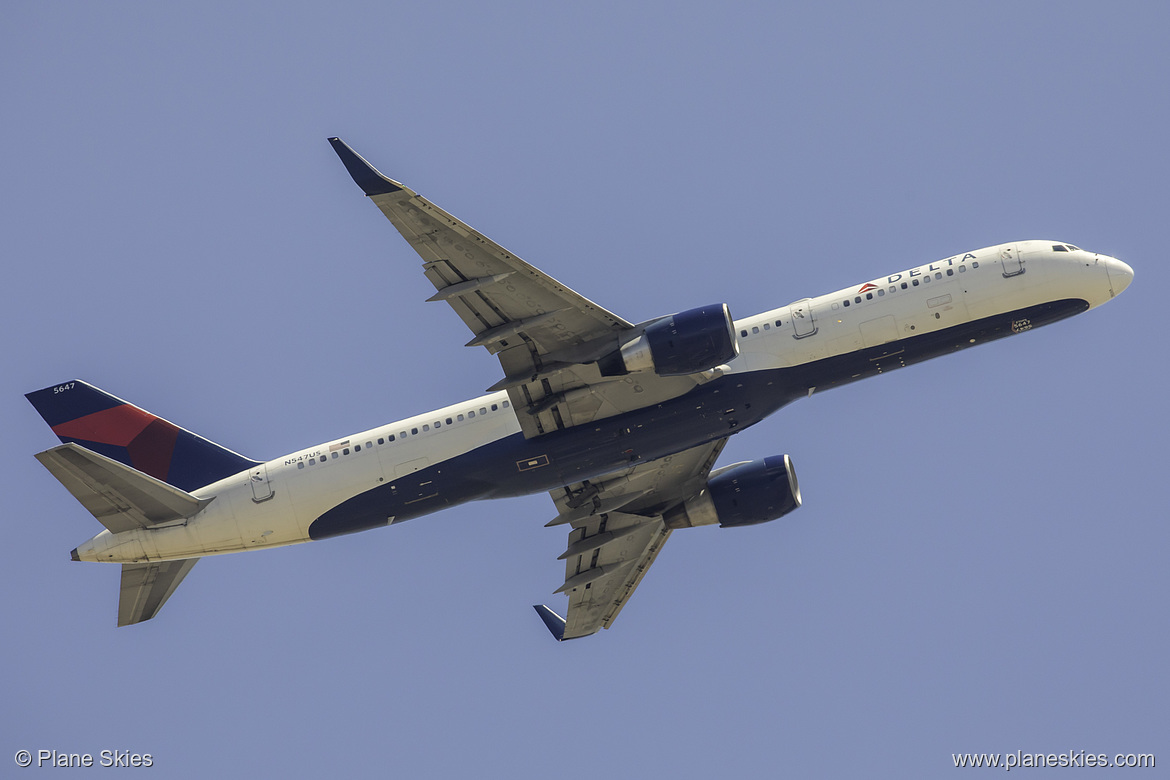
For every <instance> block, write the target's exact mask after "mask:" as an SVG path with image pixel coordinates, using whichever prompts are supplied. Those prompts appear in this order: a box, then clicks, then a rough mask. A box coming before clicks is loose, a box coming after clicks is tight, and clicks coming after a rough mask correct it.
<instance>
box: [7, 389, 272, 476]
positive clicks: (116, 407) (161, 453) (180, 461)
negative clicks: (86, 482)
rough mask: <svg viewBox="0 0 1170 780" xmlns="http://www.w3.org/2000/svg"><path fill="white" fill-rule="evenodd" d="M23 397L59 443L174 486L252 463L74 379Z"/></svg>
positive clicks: (241, 456) (235, 469) (221, 474)
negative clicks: (71, 445)
mask: <svg viewBox="0 0 1170 780" xmlns="http://www.w3.org/2000/svg"><path fill="white" fill-rule="evenodd" d="M25 398H27V399H28V400H29V401H30V402H31V403H32V405H33V406H34V407H36V410H37V412H39V413H40V415H41V417H43V418H44V419H45V422H47V423H48V424H49V427H51V428H52V429H53V433H55V434H57V437H58V438H59V439H61V441H62V442H63V443H65V444H68V443H70V442H76V443H77V444H80V445H81V446H83V447H85V448H86V449H89V450H93V451H94V452H97V453H99V454H101V455H105V456H106V457H107V458H112V459H113V460H116V461H118V462H119V463H123V464H125V465H127V466H130V467H131V468H133V469H137V470H138V471H141V472H142V473H144V474H149V475H150V476H152V477H154V478H155V479H160V480H162V481H163V482H166V483H167V484H169V485H173V486H174V487H177V488H179V489H180V490H186V491H191V490H195V489H197V488H201V487H203V486H204V485H210V484H211V483H212V482H217V481H219V480H221V479H223V478H224V477H230V476H231V475H232V474H238V473H239V472H241V471H245V470H247V469H249V468H251V467H252V466H255V465H257V462H256V461H254V460H251V459H249V458H245V457H244V456H243V455H240V454H238V453H235V452H232V451H231V450H229V449H227V448H226V447H221V446H219V445H218V444H216V443H215V442H212V441H208V440H207V439H205V438H203V437H202V436H198V435H196V434H194V433H191V432H190V431H188V430H185V429H183V428H180V427H179V426H177V425H175V424H174V423H171V422H168V421H167V420H164V419H163V418H161V417H158V416H156V415H153V414H151V413H150V412H148V411H145V410H143V409H139V408H138V407H137V406H135V405H134V404H131V403H127V402H126V401H123V400H122V399H121V398H117V397H115V396H112V395H110V394H109V393H107V392H105V391H104V390H100V389H98V388H96V387H94V386H93V385H91V384H89V383H87V382H82V381H81V380H79V379H76V380H73V381H70V382H63V383H62V384H59V385H53V386H52V387H46V388H45V389H44V390H37V391H36V392H33V393H28V394H27V395H26V396H25Z"/></svg>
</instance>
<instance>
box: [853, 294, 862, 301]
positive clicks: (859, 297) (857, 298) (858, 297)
mask: <svg viewBox="0 0 1170 780" xmlns="http://www.w3.org/2000/svg"><path fill="white" fill-rule="evenodd" d="M853 302H854V303H861V296H860V295H858V296H857V297H856V298H854V299H853Z"/></svg>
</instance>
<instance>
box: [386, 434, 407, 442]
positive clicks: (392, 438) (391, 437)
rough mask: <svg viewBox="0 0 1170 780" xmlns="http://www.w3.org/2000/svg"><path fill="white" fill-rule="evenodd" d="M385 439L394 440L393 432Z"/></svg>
mask: <svg viewBox="0 0 1170 780" xmlns="http://www.w3.org/2000/svg"><path fill="white" fill-rule="evenodd" d="M404 435H405V434H404ZM387 441H394V434H390V438H389V439H388V440H387Z"/></svg>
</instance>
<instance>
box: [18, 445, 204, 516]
mask: <svg viewBox="0 0 1170 780" xmlns="http://www.w3.org/2000/svg"><path fill="white" fill-rule="evenodd" d="M36 459H37V460H39V461H40V462H41V464H42V465H43V466H44V467H45V468H46V469H48V470H49V473H50V474H52V475H53V476H54V477H56V478H57V479H58V480H59V481H60V482H61V484H62V485H64V486H65V489H66V490H68V491H69V492H70V493H72V494H73V497H74V498H76V499H77V500H78V501H80V502H81V505H82V506H84V507H85V508H86V509H87V510H89V512H90V514H92V515H93V516H94V517H95V518H97V521H98V522H99V523H101V524H102V525H104V526H105V527H106V528H108V529H109V530H110V532H111V533H115V534H116V533H121V532H122V531H131V530H133V529H135V528H149V527H150V526H153V525H159V524H160V523H168V522H174V521H177V520H182V519H184V518H187V517H191V516H192V515H194V514H195V513H197V512H198V511H199V510H200V509H202V508H203V507H204V506H206V505H207V504H208V502H209V501H210V499H198V498H195V496H193V495H191V494H190V493H187V492H185V491H183V490H179V489H178V488H177V487H173V486H171V485H168V484H167V483H165V482H163V481H162V480H158V479H155V478H154V477H151V476H149V475H147V474H143V473H142V472H141V471H137V470H135V469H132V468H130V467H129V466H126V465H123V464H121V463H119V462H117V461H116V460H113V459H111V458H107V457H105V456H104V455H99V454H98V453H96V452H93V451H91V450H87V449H86V448H85V447H82V446H81V445H79V444H62V445H60V446H57V447H53V448H52V449H49V450H45V451H44V452H40V453H37V455H36Z"/></svg>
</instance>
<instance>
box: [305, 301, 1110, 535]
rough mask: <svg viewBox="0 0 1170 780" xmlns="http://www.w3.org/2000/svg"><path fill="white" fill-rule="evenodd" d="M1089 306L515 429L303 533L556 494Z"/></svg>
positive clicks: (338, 510) (1051, 309)
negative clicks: (811, 395) (818, 395)
mask: <svg viewBox="0 0 1170 780" xmlns="http://www.w3.org/2000/svg"><path fill="white" fill-rule="evenodd" d="M1087 308H1089V304H1088V303H1086V302H1085V301H1082V300H1061V301H1054V302H1052V303H1046V304H1041V305H1039V306H1031V307H1028V308H1026V309H1021V310H1018V311H1014V312H1009V313H1007V314H1002V315H997V316H995V317H988V318H985V319H982V320H976V321H974V322H969V323H965V324H963V325H957V326H955V327H953V328H947V329H945V330H941V331H936V332H934V333H927V334H923V335H921V336H912V337H909V338H905V339H901V340H899V341H894V342H890V343H888V344H883V345H881V346H877V347H870V348H867V349H862V350H858V351H857V352H851V353H848V354H845V355H838V356H836V357H831V358H825V359H823V360H817V361H813V362H811V363H805V364H803V365H799V366H793V367H791V368H779V369H771V370H766V371H750V372H745V373H739V374H730V375H728V376H725V377H723V378H721V379H717V380H715V381H713V382H709V383H707V384H704V385H700V386H699V387H696V388H695V389H694V390H692V391H690V392H689V393H687V394H685V395H683V396H680V397H679V398H675V399H672V400H670V401H666V402H664V403H661V404H657V405H655V406H651V407H647V408H645V409H639V410H637V411H635V412H629V413H627V414H622V415H618V416H616V417H610V418H607V419H604V420H598V421H596V422H593V423H588V424H586V425H580V426H577V427H574V428H569V429H567V430H563V431H554V432H552V433H547V434H544V435H542V436H539V437H536V438H533V439H525V438H524V436H523V434H519V433H517V434H515V435H512V436H509V437H506V438H504V439H500V440H498V441H495V442H492V443H491V444H487V445H485V446H483V447H479V448H478V449H475V450H472V451H471V452H468V453H465V454H463V455H460V456H458V457H455V458H451V459H450V460H446V461H443V462H442V463H438V464H436V465H433V466H431V467H429V468H426V469H422V470H420V471H416V472H414V473H413V474H410V475H408V476H405V477H400V478H398V479H396V480H394V481H393V482H390V483H386V484H384V485H379V486H378V487H376V488H374V489H372V490H368V491H366V492H364V493H361V494H359V495H357V496H354V497H353V498H351V499H349V500H347V501H344V502H342V503H341V504H339V505H337V506H335V507H334V508H332V509H330V510H329V511H327V512H325V513H324V514H323V515H321V516H320V517H318V518H317V519H316V520H315V521H313V523H312V524H311V525H310V526H309V536H310V538H312V539H324V538H327V537H330V536H338V535H340V534H347V533H353V532H355V531H364V530H366V529H369V528H376V527H378V526H383V525H386V524H387V523H388V522H402V521H403V520H409V519H411V518H414V517H419V516H421V515H425V514H430V513H431V512H436V511H438V510H440V509H443V508H444V507H448V506H453V505H455V504H461V503H464V502H467V501H474V500H476V499H481V498H501V497H505V496H518V495H527V494H530V493H539V492H543V491H547V490H553V489H555V488H557V487H560V486H563V485H567V484H570V483H573V482H580V481H582V480H585V479H589V478H592V477H596V476H598V475H601V474H605V473H608V472H611V471H616V470H618V469H622V468H625V467H628V466H630V465H633V464H636V463H638V462H643V461H650V460H655V459H657V458H662V457H665V456H667V455H671V454H673V453H676V452H681V451H682V450H685V449H689V448H691V447H694V446H697V445H699V444H702V443H704V442H709V441H713V440H716V439H721V438H723V437H725V436H729V435H731V434H733V433H735V432H737V431H739V430H742V429H744V428H747V427H748V426H751V425H754V424H755V423H757V422H759V421H760V420H762V419H764V418H765V417H767V416H768V415H770V414H772V413H773V412H775V411H776V410H777V409H780V408H781V407H782V406H785V405H787V404H789V403H791V402H792V401H794V400H796V399H797V398H800V397H802V396H805V395H807V394H808V391H809V388H816V391H817V392H822V391H824V390H827V389H829V388H833V387H840V386H841V385H845V384H848V383H850V382H855V381H857V380H859V379H865V378H866V377H870V376H874V375H876V374H881V373H885V372H889V371H891V370H893V369H895V368H900V367H902V366H908V365H911V364H913V363H920V362H922V361H923V360H928V359H930V358H933V357H938V356H940V355H946V354H949V353H951V352H957V351H959V350H961V349H965V348H967V347H971V346H974V345H976V344H983V343H986V342H988V341H994V340H995V339H999V338H1003V337H1004V336H1010V335H1012V334H1013V333H1015V332H1018V331H1019V330H1020V323H1021V322H1023V321H1027V323H1028V326H1027V327H1028V329H1032V328H1037V327H1040V326H1041V325H1047V324H1049V323H1051V322H1056V321H1057V320H1062V319H1064V318H1066V317H1071V316H1072V315H1074V314H1079V313H1080V312H1082V311H1085V310H1086V309H1087ZM1013 325H1014V329H1013ZM516 413H517V414H524V413H525V412H524V410H522V409H517V410H516ZM534 462H535V463H538V464H547V465H538V466H536V467H532V465H531V464H533V463H534Z"/></svg>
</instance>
